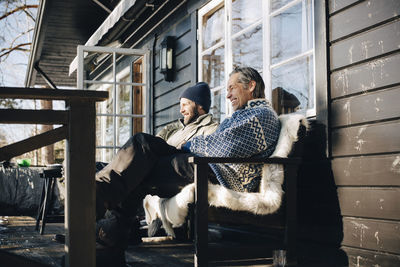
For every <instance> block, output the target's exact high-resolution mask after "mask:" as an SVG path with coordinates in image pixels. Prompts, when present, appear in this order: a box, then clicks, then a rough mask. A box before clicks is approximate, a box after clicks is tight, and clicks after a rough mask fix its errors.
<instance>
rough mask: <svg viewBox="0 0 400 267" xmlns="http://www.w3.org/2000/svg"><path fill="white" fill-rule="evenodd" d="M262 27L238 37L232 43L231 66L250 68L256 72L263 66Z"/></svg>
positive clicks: (259, 26)
mask: <svg viewBox="0 0 400 267" xmlns="http://www.w3.org/2000/svg"><path fill="white" fill-rule="evenodd" d="M262 45H263V43H262V26H261V25H258V26H257V27H255V28H254V29H252V30H250V31H249V32H246V33H244V34H242V35H240V36H239V37H238V38H236V39H234V40H233V42H232V54H233V55H232V56H233V66H234V67H237V66H240V67H243V66H251V67H252V68H255V69H257V70H258V71H260V70H262V64H263V61H262V59H263V55H262V54H263V52H262V51H263V50H262V48H263V46H262Z"/></svg>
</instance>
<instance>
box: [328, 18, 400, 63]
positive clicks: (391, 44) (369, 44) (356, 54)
mask: <svg viewBox="0 0 400 267" xmlns="http://www.w3.org/2000/svg"><path fill="white" fill-rule="evenodd" d="M399 48H400V21H399V20H397V21H394V22H391V23H388V24H385V25H383V26H382V27H378V28H376V29H373V30H371V31H368V32H366V33H362V34H360V35H357V36H354V37H352V38H349V39H345V40H343V41H340V42H337V43H334V44H333V45H332V46H331V48H330V55H331V59H330V64H331V66H330V67H331V70H334V69H337V68H341V67H344V66H346V65H349V64H354V63H357V62H359V61H362V60H366V59H369V58H373V57H376V56H379V55H381V54H385V53H389V52H392V51H395V50H398V49H399ZM338 55H340V56H338Z"/></svg>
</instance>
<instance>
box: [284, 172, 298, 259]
mask: <svg viewBox="0 0 400 267" xmlns="http://www.w3.org/2000/svg"><path fill="white" fill-rule="evenodd" d="M284 168H285V179H287V180H286V193H285V197H286V228H285V241H284V242H285V246H286V250H287V264H288V266H296V265H297V253H296V246H297V170H298V165H296V164H288V165H286V166H284Z"/></svg>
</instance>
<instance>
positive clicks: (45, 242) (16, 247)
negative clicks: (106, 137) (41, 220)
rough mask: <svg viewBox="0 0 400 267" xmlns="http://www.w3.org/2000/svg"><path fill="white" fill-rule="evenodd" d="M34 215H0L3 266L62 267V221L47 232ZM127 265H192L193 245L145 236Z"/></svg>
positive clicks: (267, 262)
mask: <svg viewBox="0 0 400 267" xmlns="http://www.w3.org/2000/svg"><path fill="white" fill-rule="evenodd" d="M34 228H35V220H34V218H32V217H26V216H16V217H14V216H13V217H7V216H0V266H34V267H35V266H38V267H39V266H57V267H58V266H62V265H61V259H62V256H63V255H64V245H62V244H60V243H57V242H56V241H54V236H55V234H62V233H63V232H64V225H63V224H62V223H49V224H46V229H45V233H44V234H43V235H40V234H39V233H38V232H36V231H35V229H34ZM125 257H126V262H127V265H128V266H172V267H173V266H193V244H192V243H185V242H177V241H175V240H168V239H167V238H164V239H162V240H161V241H160V239H158V241H157V239H150V238H144V239H143V242H142V243H141V244H140V245H137V246H130V247H129V248H128V250H127V252H126V255H125ZM210 266H272V265H271V259H270V258H258V259H255V260H243V259H242V260H229V261H228V260H221V261H218V262H217V261H215V262H210Z"/></svg>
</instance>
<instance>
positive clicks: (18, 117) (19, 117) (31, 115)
mask: <svg viewBox="0 0 400 267" xmlns="http://www.w3.org/2000/svg"><path fill="white" fill-rule="evenodd" d="M0 123H19V124H67V123H68V111H64V110H33V109H0Z"/></svg>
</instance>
